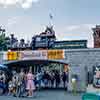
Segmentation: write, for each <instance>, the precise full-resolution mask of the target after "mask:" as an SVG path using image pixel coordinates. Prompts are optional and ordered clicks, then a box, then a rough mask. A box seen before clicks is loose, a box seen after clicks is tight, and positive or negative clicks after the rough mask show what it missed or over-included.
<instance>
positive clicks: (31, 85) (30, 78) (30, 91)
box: [26, 68, 35, 97]
mask: <svg viewBox="0 0 100 100" xmlns="http://www.w3.org/2000/svg"><path fill="white" fill-rule="evenodd" d="M26 80H27V83H26V89H27V90H28V96H29V97H32V96H33V90H35V85H34V81H33V80H34V75H33V74H32V68H30V70H29V72H28V73H27V75H26Z"/></svg>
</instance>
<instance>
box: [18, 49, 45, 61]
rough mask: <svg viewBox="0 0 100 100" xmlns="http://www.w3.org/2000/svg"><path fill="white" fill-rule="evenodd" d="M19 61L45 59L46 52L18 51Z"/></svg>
mask: <svg viewBox="0 0 100 100" xmlns="http://www.w3.org/2000/svg"><path fill="white" fill-rule="evenodd" d="M19 59H20V60H31V59H32V60H34V59H35V60H37V59H47V51H46V50H37V51H20V55H19Z"/></svg>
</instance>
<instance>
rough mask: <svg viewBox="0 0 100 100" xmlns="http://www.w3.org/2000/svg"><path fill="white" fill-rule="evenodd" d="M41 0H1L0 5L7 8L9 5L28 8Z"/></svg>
mask: <svg viewBox="0 0 100 100" xmlns="http://www.w3.org/2000/svg"><path fill="white" fill-rule="evenodd" d="M38 1H39V0H0V6H1V5H2V6H3V7H5V8H7V7H9V6H17V5H20V7H22V8H24V9H27V8H31V7H32V4H33V3H37V2H38Z"/></svg>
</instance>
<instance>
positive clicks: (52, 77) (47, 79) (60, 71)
mask: <svg viewBox="0 0 100 100" xmlns="http://www.w3.org/2000/svg"><path fill="white" fill-rule="evenodd" d="M8 66H9V68H10V69H11V70H12V71H13V70H15V71H16V72H18V73H19V72H20V70H21V69H24V71H25V73H26V72H28V71H29V68H30V67H32V72H33V74H34V76H35V79H34V82H35V85H36V87H37V88H54V89H56V88H62V89H63V88H67V86H68V82H69V79H68V77H69V65H68V64H64V63H59V62H53V61H33V60H31V61H18V62H16V63H11V64H8Z"/></svg>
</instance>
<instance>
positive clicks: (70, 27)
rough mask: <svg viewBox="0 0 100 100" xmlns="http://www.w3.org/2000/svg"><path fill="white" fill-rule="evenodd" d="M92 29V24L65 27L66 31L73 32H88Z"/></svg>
mask: <svg viewBox="0 0 100 100" xmlns="http://www.w3.org/2000/svg"><path fill="white" fill-rule="evenodd" d="M92 27H93V24H80V25H68V26H66V27H65V30H66V31H75V30H83V29H85V30H86V29H88V30H90V29H91V28H92Z"/></svg>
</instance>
